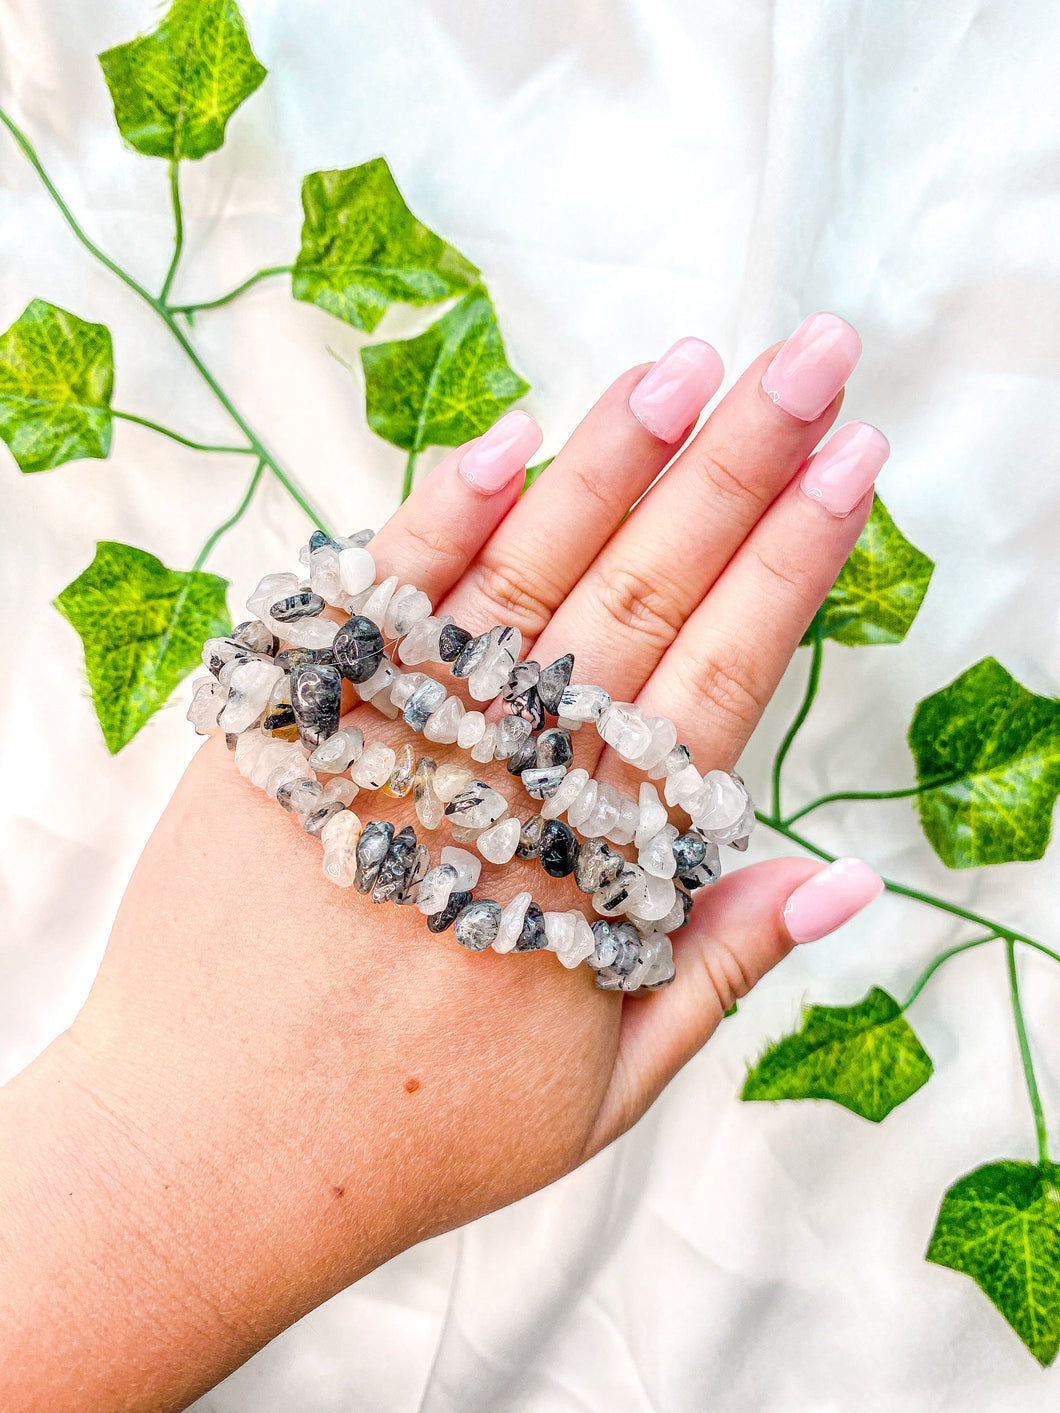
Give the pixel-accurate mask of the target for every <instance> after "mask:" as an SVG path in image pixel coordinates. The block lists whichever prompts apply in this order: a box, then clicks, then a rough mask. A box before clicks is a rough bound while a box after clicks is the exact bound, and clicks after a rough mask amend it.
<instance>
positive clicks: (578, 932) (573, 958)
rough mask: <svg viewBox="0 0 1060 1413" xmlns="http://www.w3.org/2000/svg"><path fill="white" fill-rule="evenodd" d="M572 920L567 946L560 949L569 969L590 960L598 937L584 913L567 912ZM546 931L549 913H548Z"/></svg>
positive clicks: (564, 962)
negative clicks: (595, 935)
mask: <svg viewBox="0 0 1060 1413" xmlns="http://www.w3.org/2000/svg"><path fill="white" fill-rule="evenodd" d="M566 916H567V917H569V918H570V920H571V925H570V930H569V931H568V933H567V935H566V939H565V940H566V946H565V947H564V949H563V950H562V951H558V953H557V955H558V956H559V959H560V961H561V962H562V963H563V965H564V966H565V967H567V968H568V970H569V969H570V968H572V967H576V966H579V965H580V964H581V963H582V962H584V961H588V959H589V958H590V957H591V956H592V955H593V953H594V952H595V950H596V938H595V937H594V935H593V930H592V928H591V927H590V926H589V922H588V919H587V918H586V917H585V916H584V914H583V913H580V912H578V911H576V910H572V911H571V912H569V913H567V914H566ZM545 930H546V932H547V931H548V927H547V914H546V928H545Z"/></svg>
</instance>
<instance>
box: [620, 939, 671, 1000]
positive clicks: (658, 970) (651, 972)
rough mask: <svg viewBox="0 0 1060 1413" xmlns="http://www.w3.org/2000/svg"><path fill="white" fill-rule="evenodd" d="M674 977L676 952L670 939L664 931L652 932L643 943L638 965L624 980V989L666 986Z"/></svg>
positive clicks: (634, 989) (633, 989) (635, 989)
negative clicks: (674, 952)
mask: <svg viewBox="0 0 1060 1413" xmlns="http://www.w3.org/2000/svg"><path fill="white" fill-rule="evenodd" d="M673 978H674V954H673V948H672V946H671V945H670V939H669V937H667V936H666V935H665V934H664V933H662V932H652V933H650V934H649V936H648V937H647V938H646V939H645V940H644V941H643V942H642V943H641V948H640V955H639V957H638V958H637V962H636V965H635V966H634V967H633V970H632V971H631V972H630V973H629V975H628V976H627V977H626V978H625V980H624V981H623V983H622V990H623V991H637V990H638V989H639V988H640V987H642V986H650V987H652V988H654V987H658V986H664V985H666V983H667V982H669V981H672V980H673Z"/></svg>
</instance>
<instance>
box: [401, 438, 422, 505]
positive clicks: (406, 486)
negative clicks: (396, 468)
mask: <svg viewBox="0 0 1060 1413" xmlns="http://www.w3.org/2000/svg"><path fill="white" fill-rule="evenodd" d="M418 459H419V452H418V451H410V452H409V459H408V460H407V461H406V462H405V479H404V480H403V481H402V483H401V499H402V502H404V501H407V500H408V498H409V496H410V495H411V494H412V478H413V476H414V475H415V473H416V462H417V460H418Z"/></svg>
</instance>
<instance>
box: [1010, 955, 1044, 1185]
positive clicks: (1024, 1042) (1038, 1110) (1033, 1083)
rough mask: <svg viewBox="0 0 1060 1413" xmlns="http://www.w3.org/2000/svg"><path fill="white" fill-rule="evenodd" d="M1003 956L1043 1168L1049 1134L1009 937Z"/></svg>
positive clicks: (1014, 957) (1040, 1162)
mask: <svg viewBox="0 0 1060 1413" xmlns="http://www.w3.org/2000/svg"><path fill="white" fill-rule="evenodd" d="M1005 956H1006V960H1007V962H1008V984H1009V990H1010V992H1011V993H1012V1014H1013V1015H1014V1016H1015V1018H1016V1038H1017V1039H1018V1040H1019V1047H1020V1059H1021V1060H1022V1061H1023V1077H1024V1079H1025V1080H1026V1081H1027V1097H1028V1098H1029V1099H1030V1101H1031V1112H1032V1113H1033V1114H1034V1131H1035V1133H1036V1134H1037V1136H1038V1164H1039V1166H1040V1167H1044V1166H1045V1164H1046V1163H1048V1161H1049V1134H1048V1131H1047V1130H1046V1127H1045V1113H1044V1111H1043V1110H1042V1096H1041V1094H1040V1093H1039V1092H1038V1080H1037V1078H1036V1076H1035V1073H1034V1061H1033V1060H1032V1059H1031V1047H1030V1042H1029V1041H1028V1039H1027V1022H1026V1021H1025V1020H1024V1017H1023V1003H1022V1001H1021V1000H1020V986H1019V976H1018V975H1017V972H1016V945H1015V940H1014V939H1013V938H1011V937H1009V938H1007V939H1006V942H1005Z"/></svg>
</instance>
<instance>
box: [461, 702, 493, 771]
mask: <svg viewBox="0 0 1060 1413" xmlns="http://www.w3.org/2000/svg"><path fill="white" fill-rule="evenodd" d="M470 714H471V713H470V712H469V713H468V715H470ZM496 746H497V724H496V722H494V721H491V722H489V723H488V724H487V726H486V729H485V730H484V731H483V733H482V735H481V736H480V737H479V738H478V740H477V741H476V743H475V744H474V745H473V746H472V747H471V759H472V760H477V761H479V762H480V763H481V764H485V763H486V761H491V760H492V759H493V752H494V750H495V749H496Z"/></svg>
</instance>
